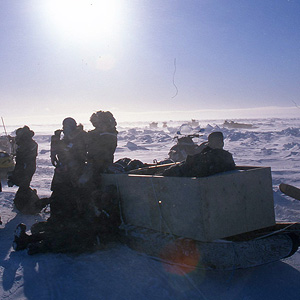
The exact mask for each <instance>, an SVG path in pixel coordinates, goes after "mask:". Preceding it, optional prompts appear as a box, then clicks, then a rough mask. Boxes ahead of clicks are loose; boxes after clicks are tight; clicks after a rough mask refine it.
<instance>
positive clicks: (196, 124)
mask: <svg viewBox="0 0 300 300" xmlns="http://www.w3.org/2000/svg"><path fill="white" fill-rule="evenodd" d="M188 124H189V125H190V126H192V127H197V126H199V121H197V120H195V119H192V121H191V122H189V123H188Z"/></svg>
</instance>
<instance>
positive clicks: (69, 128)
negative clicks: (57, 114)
mask: <svg viewBox="0 0 300 300" xmlns="http://www.w3.org/2000/svg"><path fill="white" fill-rule="evenodd" d="M62 125H63V133H64V135H69V134H70V133H71V132H73V131H74V130H75V129H76V127H77V123H76V121H75V120H74V119H73V118H70V117H68V118H65V119H64V120H63V123H62Z"/></svg>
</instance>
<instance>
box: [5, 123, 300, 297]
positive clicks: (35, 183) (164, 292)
mask: <svg viewBox="0 0 300 300" xmlns="http://www.w3.org/2000/svg"><path fill="white" fill-rule="evenodd" d="M238 122H242V123H251V124H253V125H255V127H256V128H253V129H241V128H239V129H228V128H224V127H223V126H222V124H223V122H222V121H213V120H212V121H205V122H200V126H201V128H205V131H204V132H203V133H202V134H203V136H201V137H200V138H199V139H198V141H197V139H195V141H197V142H199V143H201V142H202V141H205V140H206V139H207V136H208V134H209V133H210V132H212V131H219V130H220V131H222V132H223V134H224V136H225V147H224V148H225V149H226V150H229V151H230V152H231V153H232V154H233V157H234V159H235V161H236V164H237V165H248V166H270V167H271V169H272V177H273V190H274V201H275V213H276V219H277V220H278V221H292V222H299V221H300V214H299V212H300V201H297V200H294V199H292V198H289V197H288V196H285V195H283V194H282V193H281V192H280V191H279V189H278V185H279V184H280V183H281V182H285V183H289V184H292V185H296V186H298V187H300V176H299V166H300V152H299V148H300V120H299V119H259V120H238ZM182 123H184V122H168V126H169V127H168V128H162V124H159V125H158V128H154V129H150V128H149V124H142V123H140V124H120V126H118V131H119V139H118V148H117V151H116V155H115V160H117V159H119V158H123V157H129V158H132V159H133V158H134V159H140V160H141V161H143V162H148V163H151V162H152V161H153V159H157V160H158V161H159V160H163V159H165V158H167V156H168V151H169V149H170V148H171V147H172V146H173V145H174V143H175V142H174V140H173V137H174V134H175V133H176V132H177V130H178V129H179V126H180V125H181V124H182ZM147 125H148V126H147ZM86 127H87V129H88V126H86ZM16 128H17V127H15V128H8V131H9V130H14V129H16ZM31 128H32V129H33V130H35V132H36V135H35V137H34V139H35V140H36V141H37V142H38V144H39V156H38V159H37V171H36V173H35V175H34V177H33V180H32V184H31V186H32V187H33V188H36V189H37V191H38V195H39V196H40V197H45V196H50V183H51V179H52V176H53V167H52V166H51V162H50V158H49V147H50V136H51V134H52V132H53V130H55V129H57V128H59V125H58V126H51V125H49V126H47V127H46V126H44V127H43V126H31ZM16 190H17V189H16V187H13V188H9V187H7V186H6V185H4V186H3V192H2V193H0V216H1V218H2V221H3V224H2V225H0V262H1V263H0V299H14V300H15V299H40V300H43V299H70V300H71V299H72V300H74V299H80V300H81V299H124V300H125V299H172V300H174V299H180V300H181V299H210V300H211V299H214V300H215V299H220V300H226V299H230V300H233V299H237V300H253V299H273V300H274V299H286V300H287V299H293V300H295V299H300V284H299V283H300V252H299V250H298V252H296V253H295V254H294V255H293V256H292V257H290V258H288V259H283V260H281V261H279V262H276V263H272V264H267V265H263V266H260V267H255V268H251V269H245V270H235V271H226V272H225V271H222V272H220V271H218V272H217V271H207V270H203V269H201V266H199V268H197V269H196V270H194V271H193V272H191V273H188V274H181V275H178V274H172V273H169V272H168V268H165V265H164V264H163V263H162V262H160V261H157V260H154V259H152V258H151V257H147V256H146V255H141V254H139V253H137V252H134V251H133V250H131V249H129V248H127V247H126V246H124V245H118V246H116V247H114V248H113V249H107V250H103V251H97V252H94V253H86V254H81V255H74V254H72V255H67V254H38V255H34V256H29V255H28V254H27V253H26V251H19V252H15V251H14V250H13V249H12V247H11V244H12V241H13V232H14V230H15V228H16V226H17V225H18V224H19V223H20V222H23V223H25V224H26V225H27V229H28V230H29V229H30V226H31V225H32V224H33V223H35V222H38V221H41V220H45V219H46V218H47V217H48V216H49V212H43V213H41V214H39V215H37V216H28V215H27V216H25V215H22V214H20V213H18V211H17V210H16V209H15V208H14V205H13V199H14V195H15V192H16Z"/></svg>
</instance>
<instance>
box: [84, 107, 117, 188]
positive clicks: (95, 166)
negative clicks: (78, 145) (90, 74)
mask: <svg viewBox="0 0 300 300" xmlns="http://www.w3.org/2000/svg"><path fill="white" fill-rule="evenodd" d="M90 121H91V123H92V124H93V126H94V127H95V129H94V130H91V131H89V132H88V136H87V151H88V154H87V158H88V164H90V165H91V166H92V174H93V175H92V176H93V182H94V184H95V185H96V187H99V186H100V182H101V173H104V172H106V171H107V169H108V167H109V166H110V165H111V164H112V163H113V160H114V153H115V150H116V148H117V135H118V131H117V130H116V126H117V122H116V120H115V118H114V116H113V115H112V113H111V112H109V111H101V110H100V111H97V112H96V113H93V114H92V116H91V118H90Z"/></svg>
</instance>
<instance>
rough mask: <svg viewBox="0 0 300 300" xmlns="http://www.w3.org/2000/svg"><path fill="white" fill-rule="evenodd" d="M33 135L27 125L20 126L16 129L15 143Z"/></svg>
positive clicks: (28, 138)
mask: <svg viewBox="0 0 300 300" xmlns="http://www.w3.org/2000/svg"><path fill="white" fill-rule="evenodd" d="M33 136H34V132H33V131H32V130H30V128H29V127H28V126H26V125H25V126H24V127H20V128H18V129H17V130H16V139H15V141H16V143H17V144H20V143H22V142H26V141H28V140H30V139H32V137H33Z"/></svg>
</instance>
